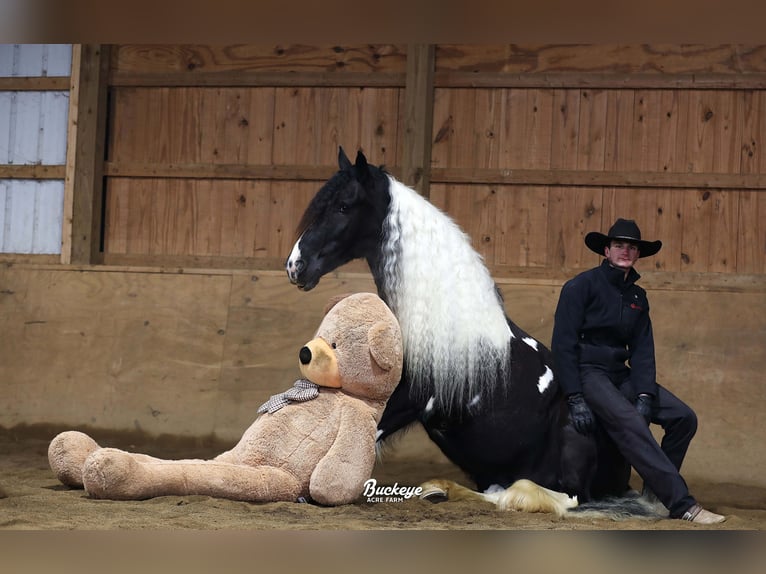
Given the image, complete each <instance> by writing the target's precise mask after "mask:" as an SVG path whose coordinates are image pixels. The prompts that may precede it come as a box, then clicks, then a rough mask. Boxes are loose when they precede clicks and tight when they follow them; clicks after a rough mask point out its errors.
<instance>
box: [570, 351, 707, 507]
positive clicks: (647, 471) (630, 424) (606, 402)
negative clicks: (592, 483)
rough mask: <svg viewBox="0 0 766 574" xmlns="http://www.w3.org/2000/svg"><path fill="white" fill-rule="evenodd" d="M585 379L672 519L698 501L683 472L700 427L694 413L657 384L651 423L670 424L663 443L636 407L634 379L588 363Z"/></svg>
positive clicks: (586, 391) (601, 415)
mask: <svg viewBox="0 0 766 574" xmlns="http://www.w3.org/2000/svg"><path fill="white" fill-rule="evenodd" d="M580 378H581V380H582V387H583V395H585V400H586V401H587V403H588V405H589V406H590V408H591V409H592V410H593V412H594V413H595V415H596V418H597V419H598V422H599V424H600V425H601V426H602V427H603V429H604V431H605V432H606V433H607V434H608V435H609V438H611V439H612V441H613V442H614V444H615V445H616V447H617V449H618V450H619V451H620V453H621V454H622V456H624V457H625V460H627V461H628V463H629V464H630V465H631V466H632V467H633V468H635V469H636V472H637V473H638V474H639V475H640V476H641V478H643V480H644V484H645V485H646V486H648V487H649V488H651V489H652V491H653V492H654V493H655V494H656V495H657V498H658V499H659V500H660V502H662V503H663V504H664V505H665V507H666V508H667V509H668V511H669V512H670V516H671V518H678V517H680V516H681V515H682V514H683V513H684V512H685V511H686V510H688V509H689V507H690V506H692V505H693V504H694V503H695V500H694V498H693V497H692V496H691V494H689V488H688V487H687V485H686V481H684V479H683V477H682V476H681V475H680V474H679V472H678V470H679V469H680V468H681V463H682V462H683V460H684V457H685V456H686V451H687V449H688V448H689V443H690V442H691V439H692V437H693V436H694V433H695V432H696V430H697V417H696V416H695V415H694V412H693V411H692V410H691V409H690V408H689V407H688V406H687V405H686V404H684V403H683V402H682V401H681V400H680V399H678V398H677V397H676V396H675V395H673V394H672V393H671V392H670V391H668V390H666V389H664V388H662V387H658V395H657V397H656V398H655V402H654V408H653V412H652V422H653V423H656V424H659V425H661V426H662V427H663V429H665V436H664V437H663V439H662V446H660V445H659V444H657V441H656V440H655V439H654V436H653V435H652V433H651V432H650V431H649V427H648V426H647V424H646V421H645V420H644V418H643V417H642V416H641V415H640V414H638V411H637V410H636V408H635V406H633V401H634V400H635V392H634V391H633V387H632V385H631V384H630V379H624V380H619V379H618V380H617V381H616V383H615V382H612V379H611V378H610V373H608V372H607V371H604V370H603V369H600V368H598V367H590V366H587V365H584V366H582V367H581V369H580Z"/></svg>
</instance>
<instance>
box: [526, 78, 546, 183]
mask: <svg viewBox="0 0 766 574" xmlns="http://www.w3.org/2000/svg"><path fill="white" fill-rule="evenodd" d="M527 106H528V107H527V109H528V111H527V121H526V123H525V125H524V134H523V136H522V139H523V140H524V141H526V142H527V160H526V162H525V167H528V168H530V169H548V168H549V167H550V166H551V142H552V133H553V114H554V93H553V90H548V89H540V90H530V92H529V95H528V98H527Z"/></svg>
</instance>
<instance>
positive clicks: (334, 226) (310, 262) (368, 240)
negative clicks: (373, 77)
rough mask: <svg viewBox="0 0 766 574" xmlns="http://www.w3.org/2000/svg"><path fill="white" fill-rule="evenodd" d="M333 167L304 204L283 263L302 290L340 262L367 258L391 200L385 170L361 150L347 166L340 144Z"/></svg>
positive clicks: (375, 245)
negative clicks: (289, 250) (336, 167)
mask: <svg viewBox="0 0 766 574" xmlns="http://www.w3.org/2000/svg"><path fill="white" fill-rule="evenodd" d="M338 167H339V168H340V169H339V171H338V172H337V173H336V174H335V175H334V176H332V177H331V178H330V179H329V180H327V182H326V183H325V184H324V185H323V186H322V187H321V189H320V190H319V191H318V192H317V194H316V195H315V196H314V199H312V200H311V203H309V205H308V207H307V208H306V212H305V213H304V214H303V217H302V218H301V221H300V224H299V225H298V232H297V235H298V236H299V237H298V240H297V241H296V242H295V245H294V246H293V250H292V252H291V253H290V256H289V257H288V258H287V262H286V263H285V268H286V270H287V276H288V277H289V278H290V281H291V282H292V283H294V284H295V285H297V286H298V288H299V289H302V290H304V291H308V290H309V289H313V288H314V287H315V286H316V284H317V283H319V279H320V278H321V277H322V276H323V275H324V274H326V273H329V272H330V271H333V270H334V269H336V268H338V267H339V266H341V265H343V264H344V263H348V262H349V261H351V260H352V259H357V258H363V257H366V258H369V257H370V256H372V255H373V254H374V253H375V252H376V251H377V250H378V248H379V246H380V241H381V230H382V226H383V220H384V219H385V217H386V213H387V211H388V206H389V203H390V201H391V196H390V194H389V192H388V183H389V179H388V175H387V174H386V173H385V172H384V171H383V170H382V169H381V168H378V167H375V166H372V165H369V164H368V163H367V159H366V158H365V157H364V154H363V153H362V152H361V151H360V152H358V153H357V155H356V162H355V163H354V164H353V165H351V162H350V161H349V159H348V157H347V156H346V154H345V152H344V151H343V148H340V150H339V151H338Z"/></svg>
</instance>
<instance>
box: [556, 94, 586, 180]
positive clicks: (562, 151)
mask: <svg viewBox="0 0 766 574" xmlns="http://www.w3.org/2000/svg"><path fill="white" fill-rule="evenodd" d="M552 122H553V124H552V134H551V163H550V166H551V169H552V170H562V169H564V170H574V169H576V168H577V142H578V139H579V134H580V92H579V90H561V89H557V90H555V91H554V93H553V118H552Z"/></svg>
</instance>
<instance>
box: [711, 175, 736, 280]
mask: <svg viewBox="0 0 766 574" xmlns="http://www.w3.org/2000/svg"><path fill="white" fill-rule="evenodd" d="M712 193H713V196H712V198H711V201H712V213H711V222H710V253H709V255H708V261H709V264H708V268H707V271H712V272H714V273H734V272H736V270H737V257H738V251H739V250H738V240H737V239H738V235H739V228H738V226H737V224H738V215H739V214H738V207H739V202H740V192H738V191H728V190H715V191H713V192H712Z"/></svg>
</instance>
